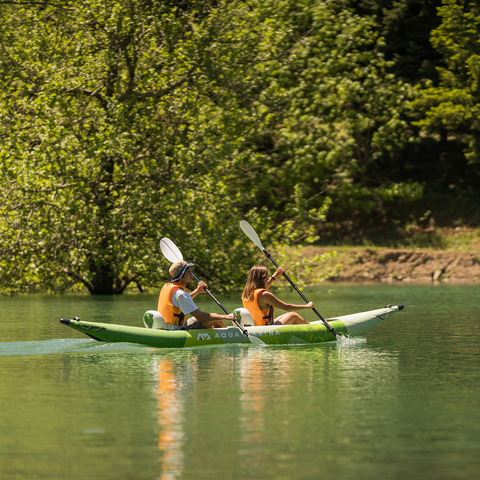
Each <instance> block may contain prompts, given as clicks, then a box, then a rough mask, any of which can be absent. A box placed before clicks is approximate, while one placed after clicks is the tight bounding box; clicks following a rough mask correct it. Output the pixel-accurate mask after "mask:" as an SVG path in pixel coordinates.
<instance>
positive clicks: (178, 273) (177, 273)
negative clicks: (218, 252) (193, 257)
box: [168, 260, 195, 282]
mask: <svg viewBox="0 0 480 480" xmlns="http://www.w3.org/2000/svg"><path fill="white" fill-rule="evenodd" d="M194 265H195V264H194V263H187V262H185V260H182V261H180V262H176V263H174V264H173V265H172V266H171V267H170V269H169V270H168V273H170V275H171V276H172V279H171V280H170V281H171V282H178V281H179V280H180V279H181V278H182V277H183V275H184V274H185V272H186V271H187V268H188V267H193V266H194Z"/></svg>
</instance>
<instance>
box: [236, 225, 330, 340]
mask: <svg viewBox="0 0 480 480" xmlns="http://www.w3.org/2000/svg"><path fill="white" fill-rule="evenodd" d="M240 228H241V229H242V230H243V233H244V234H245V235H246V236H247V237H248V238H249V239H250V240H251V241H252V242H253V243H254V244H255V245H256V246H257V247H258V248H259V249H260V250H261V251H262V252H263V253H264V254H265V255H266V256H267V258H268V259H269V260H270V261H271V262H272V263H273V264H274V265H275V266H276V267H277V268H278V267H279V266H278V264H277V262H275V260H274V259H273V258H272V256H271V255H270V254H269V253H268V252H267V251H266V250H265V248H264V247H263V245H262V242H261V241H260V237H259V236H258V235H257V232H256V231H255V230H254V228H253V227H252V226H251V225H250V224H249V223H248V222H246V221H245V220H240ZM283 276H284V277H285V278H286V279H287V280H288V282H289V283H290V285H291V286H292V287H293V288H294V289H295V290H296V292H297V293H298V294H299V295H300V296H301V297H302V298H303V300H305V302H306V303H309V301H308V300H307V298H306V297H305V295H304V294H303V293H302V292H301V291H300V290H299V289H298V288H297V287H296V285H295V284H294V283H293V282H292V280H291V279H290V277H289V276H288V275H287V274H286V273H285V272H284V273H283ZM313 311H314V312H315V314H316V315H317V316H318V318H320V320H321V321H322V322H323V323H324V324H325V326H326V327H327V328H328V330H330V332H332V333H333V334H334V335H335V337H338V334H337V332H336V331H335V330H334V329H333V327H332V326H330V325H329V324H328V322H327V321H326V320H325V319H324V318H323V317H322V316H321V315H320V313H319V312H318V311H317V309H316V308H313Z"/></svg>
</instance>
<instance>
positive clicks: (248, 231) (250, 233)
mask: <svg viewBox="0 0 480 480" xmlns="http://www.w3.org/2000/svg"><path fill="white" fill-rule="evenodd" d="M240 228H241V229H242V230H243V233H244V234H245V235H246V236H247V237H248V238H249V239H250V240H251V241H252V242H253V243H254V244H255V245H256V246H257V247H258V248H259V249H260V250H262V252H263V251H264V250H265V249H264V248H263V246H262V242H261V241H260V238H259V236H258V235H257V232H256V231H255V230H254V228H253V227H252V226H251V225H250V224H249V223H248V222H246V221H245V220H240Z"/></svg>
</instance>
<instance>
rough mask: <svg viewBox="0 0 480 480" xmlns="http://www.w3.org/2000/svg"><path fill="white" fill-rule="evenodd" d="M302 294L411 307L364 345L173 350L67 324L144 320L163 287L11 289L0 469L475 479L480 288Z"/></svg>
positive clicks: (318, 302) (0, 331)
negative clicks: (112, 340)
mask: <svg viewBox="0 0 480 480" xmlns="http://www.w3.org/2000/svg"><path fill="white" fill-rule="evenodd" d="M304 293H305V294H306V295H307V297H308V298H309V299H310V300H313V301H314V302H315V306H316V307H317V310H318V311H319V312H321V314H322V315H323V316H324V317H325V318H328V317H333V316H338V315H344V314H349V313H355V312H360V311H364V310H372V309H376V308H380V307H383V306H385V305H387V304H403V305H405V309H404V310H403V311H402V312H399V313H396V314H395V315H393V316H392V317H390V318H388V320H386V321H385V322H384V323H383V324H381V325H380V326H379V327H377V328H376V329H375V330H372V331H371V332H370V333H368V334H367V335H366V336H365V338H362V339H359V340H356V341H353V342H346V343H339V344H337V343H336V342H332V343H328V344H323V345H319V346H290V347H286V346H285V347H278V346H276V347H263V348H262V347H255V346H246V345H237V346H222V347H202V348H195V349H189V350H180V351H173V350H155V349H152V348H145V347H140V346H135V345H127V344H116V345H113V344H103V343H99V342H96V341H94V340H91V339H89V338H87V337H85V336H82V335H81V334H80V333H77V332H75V331H73V330H71V329H69V328H67V327H65V326H64V325H61V324H60V323H59V319H60V318H61V317H73V316H79V317H80V318H81V319H84V320H91V321H104V322H110V323H121V324H128V325H138V326H140V325H142V320H141V318H142V315H143V312H144V311H145V310H148V309H151V308H155V305H156V299H157V295H154V294H147V295H145V294H143V295H141V294H138V295H135V294H129V295H125V296H119V297H99V298H97V297H90V296H75V295H58V296H41V295H32V296H23V295H22V296H14V297H0V318H1V322H0V385H1V390H0V407H1V408H0V425H1V427H2V428H1V430H0V478H1V479H6V480H7V479H8V480H10V479H22V480H24V479H49V480H51V479H89V478H92V479H96V480H103V479H117V480H118V479H146V480H155V479H162V480H164V479H165V480H166V479H168V480H171V479H199V480H202V479H213V478H227V479H258V478H261V479H352V480H353V479H355V480H358V479H372V478H381V479H409V480H412V479H422V480H426V479H427V480H428V479H432V480H433V479H435V480H438V479H469V480H471V479H474V478H478V476H479V474H480V348H479V340H480V308H479V307H480V301H479V299H480V286H478V285H435V286H426V285H411V284H406V285H396V284H389V285H332V284H321V285H320V286H319V287H318V288H312V289H306V290H305V291H304ZM279 296H281V298H282V299H285V300H287V301H291V302H294V303H302V300H301V299H300V298H299V297H298V296H297V295H296V294H295V292H291V291H290V290H288V289H286V290H284V291H282V293H281V294H279ZM200 298H201V300H200V301H199V302H198V303H199V306H200V308H201V309H203V310H206V311H217V312H221V311H220V310H219V308H218V307H217V306H216V305H215V304H214V302H213V301H212V300H210V299H209V298H208V297H207V296H206V295H202V296H201V297H197V299H200ZM219 299H220V300H221V301H222V303H224V304H225V306H226V307H227V308H228V309H230V310H233V308H235V307H237V306H239V302H238V300H237V299H235V298H223V297H219ZM305 317H306V318H307V319H309V320H315V319H316V317H315V316H314V314H313V312H311V311H309V312H308V313H307V314H306V315H305Z"/></svg>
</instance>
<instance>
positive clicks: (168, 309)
mask: <svg viewBox="0 0 480 480" xmlns="http://www.w3.org/2000/svg"><path fill="white" fill-rule="evenodd" d="M179 289H181V290H185V291H186V292H188V290H187V289H186V288H185V287H183V286H181V285H179V284H178V283H166V284H165V285H164V286H163V288H162V289H161V290H160V296H159V297H158V307H157V310H158V311H159V312H160V313H161V314H162V315H163V318H164V319H165V322H166V323H170V324H172V325H178V326H179V327H182V326H183V322H184V321H185V314H184V313H183V312H182V311H181V310H180V309H179V308H178V307H176V306H175V305H174V304H173V303H172V295H173V293H174V292H175V291H176V290H179Z"/></svg>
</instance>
